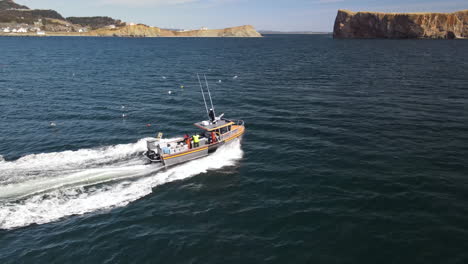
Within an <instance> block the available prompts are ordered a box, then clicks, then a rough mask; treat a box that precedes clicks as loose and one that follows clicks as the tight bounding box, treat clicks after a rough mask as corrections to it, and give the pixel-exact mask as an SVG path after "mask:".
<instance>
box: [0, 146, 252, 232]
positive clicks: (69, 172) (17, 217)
mask: <svg viewBox="0 0 468 264" xmlns="http://www.w3.org/2000/svg"><path fill="white" fill-rule="evenodd" d="M145 142H146V141H145V140H144V139H142V140H140V141H138V142H137V143H134V144H122V145H116V146H110V147H104V148H98V149H81V150H78V151H64V152H56V153H44V154H35V155H28V156H25V157H23V158H21V159H18V160H16V161H11V162H7V161H0V229H11V228H16V227H21V226H27V225H30V224H33V223H37V224H43V223H48V222H51V221H55V220H58V219H60V218H63V217H65V216H70V215H79V214H84V213H89V212H93V211H96V210H101V209H106V208H113V207H120V206H125V205H127V204H128V203H130V202H132V201H135V200H137V199H139V198H141V197H143V196H145V195H148V194H150V193H151V192H152V190H153V188H154V187H156V186H158V185H161V184H164V183H167V182H171V181H175V180H181V179H185V178H188V177H192V176H194V175H197V174H200V173H203V172H206V171H207V170H210V169H219V168H222V167H224V166H229V165H234V163H235V161H236V160H238V159H240V158H241V157H242V155H243V152H242V150H241V147H240V141H239V140H234V141H233V142H231V143H230V144H227V145H225V146H222V147H220V148H219V149H218V150H217V151H216V152H215V153H213V154H211V155H210V156H207V157H204V158H201V159H198V160H194V161H191V162H187V163H184V164H182V165H179V166H176V167H173V168H169V169H167V170H166V169H165V170H162V168H161V167H160V166H159V165H156V164H147V163H146V162H145V160H144V159H143V158H142V157H141V154H142V152H143V151H144V150H145V147H146V146H145Z"/></svg>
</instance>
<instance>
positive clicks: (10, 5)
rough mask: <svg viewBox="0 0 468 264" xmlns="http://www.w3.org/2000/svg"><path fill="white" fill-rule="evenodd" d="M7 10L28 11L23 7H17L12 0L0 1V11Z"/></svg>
mask: <svg viewBox="0 0 468 264" xmlns="http://www.w3.org/2000/svg"><path fill="white" fill-rule="evenodd" d="M7 9H29V8H28V7H27V6H24V5H18V4H17V3H15V2H13V1H12V0H0V10H7Z"/></svg>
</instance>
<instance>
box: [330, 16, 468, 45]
mask: <svg viewBox="0 0 468 264" xmlns="http://www.w3.org/2000/svg"><path fill="white" fill-rule="evenodd" d="M333 37H334V38H389V39H391V38H396V39H402V38H427V39H461V38H468V10H463V11H458V12H454V13H379V12H352V11H348V10H339V11H338V14H337V16H336V20H335V25H334V29H333Z"/></svg>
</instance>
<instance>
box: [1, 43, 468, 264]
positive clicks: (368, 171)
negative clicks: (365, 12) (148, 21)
mask: <svg viewBox="0 0 468 264" xmlns="http://www.w3.org/2000/svg"><path fill="white" fill-rule="evenodd" d="M0 50H1V55H0V155H2V156H3V158H2V160H3V161H0V263H467V262H468V252H467V251H466V249H467V247H468V165H467V164H468V163H467V157H468V109H467V106H468V60H467V58H468V41H442V40H333V39H332V38H331V36H330V35H303V36H300V35H297V36H293V35H287V36H281V35H277V36H267V37H265V38H260V39H237V38H220V39H217V38H214V39H211V38H210V39H198V38H194V39H166V38H164V39H126V38H66V37H63V38H53V37H51V38H1V39H0ZM196 73H206V74H207V78H208V80H209V83H210V87H211V88H212V93H213V97H214V103H215V105H216V106H217V110H218V113H220V112H225V113H226V116H227V117H230V118H236V119H243V120H245V122H246V127H247V134H246V135H245V136H244V138H243V140H242V142H233V144H230V145H229V146H226V147H224V148H221V149H219V150H218V151H217V152H216V153H215V154H213V156H210V157H208V158H204V159H201V160H197V161H194V162H190V163H186V164H183V165H181V166H177V167H174V168H170V169H168V170H161V169H160V168H158V167H157V166H155V165H148V164H147V163H146V162H145V161H144V159H143V158H142V156H141V153H142V152H143V151H144V149H145V142H144V138H147V137H150V136H154V135H155V134H156V132H158V131H163V132H164V133H165V135H166V136H167V137H169V138H170V137H174V136H178V135H180V134H183V133H186V132H192V131H195V128H194V127H193V126H192V123H193V122H195V121H200V120H201V119H204V118H205V113H204V105H203V101H202V99H201V94H200V92H199V87H198V83H197V79H196ZM234 76H237V78H234ZM219 80H221V82H219ZM181 85H183V86H184V88H180V87H181ZM169 91H171V92H172V94H169V93H168V92H169ZM122 114H125V115H126V117H125V118H123V117H122ZM51 121H53V122H55V123H56V124H57V126H56V127H51V126H50V125H49V122H51ZM148 124H151V126H148Z"/></svg>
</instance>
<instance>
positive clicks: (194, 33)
mask: <svg viewBox="0 0 468 264" xmlns="http://www.w3.org/2000/svg"><path fill="white" fill-rule="evenodd" d="M82 35H86V36H99V37H112V36H114V37H261V36H262V35H261V34H260V33H258V32H257V31H256V30H255V29H254V28H253V27H252V26H250V25H246V26H240V27H232V28H225V29H203V30H191V31H175V30H167V29H161V28H158V27H150V26H146V25H141V24H140V25H127V26H123V27H117V28H114V29H108V28H101V29H97V30H93V31H90V32H87V33H83V34H82Z"/></svg>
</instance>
